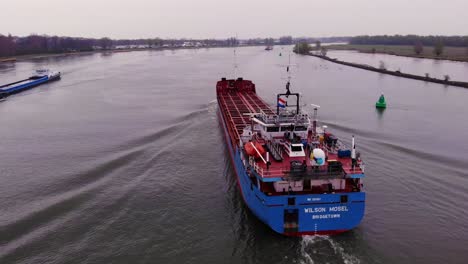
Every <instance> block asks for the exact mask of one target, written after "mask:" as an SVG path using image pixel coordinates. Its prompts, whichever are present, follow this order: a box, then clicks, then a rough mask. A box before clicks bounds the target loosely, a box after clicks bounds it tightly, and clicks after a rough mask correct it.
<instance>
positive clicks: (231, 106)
mask: <svg viewBox="0 0 468 264" xmlns="http://www.w3.org/2000/svg"><path fill="white" fill-rule="evenodd" d="M217 95H218V102H219V104H220V108H221V109H222V111H221V112H222V113H223V115H224V117H225V121H226V123H227V124H226V125H227V127H228V131H229V134H230V137H231V142H232V144H233V146H238V144H239V138H240V135H241V134H242V131H243V129H244V128H245V127H246V126H248V125H250V116H249V114H251V113H259V112H264V113H265V114H267V115H274V114H275V112H274V111H273V110H272V109H271V107H270V106H269V105H268V104H267V103H265V102H264V101H263V100H262V99H261V98H260V97H258V96H257V94H256V92H255V85H254V84H253V83H251V82H250V81H234V80H223V81H221V82H218V85H217ZM309 155H310V151H306V156H305V157H300V158H298V157H294V158H290V157H289V156H288V155H284V156H283V160H282V161H275V160H273V159H271V160H270V161H271V164H270V165H269V166H268V168H267V165H266V164H265V163H264V162H263V161H262V160H256V161H255V162H253V164H251V165H252V166H254V168H255V170H256V171H257V173H258V174H259V175H260V176H261V177H263V178H277V177H288V176H291V177H293V175H294V174H295V173H298V174H299V173H300V174H301V175H304V174H308V175H309V177H310V178H316V179H319V178H320V177H322V176H323V177H326V178H331V177H332V178H333V177H334V178H337V177H340V178H342V177H344V176H346V175H353V174H354V175H356V174H363V171H362V170H361V169H360V168H359V167H358V166H356V167H355V168H352V160H351V158H349V157H346V158H342V157H338V155H337V154H335V153H332V152H328V160H327V162H326V164H325V165H327V166H324V167H328V163H329V162H331V161H339V162H341V164H342V169H343V171H342V173H331V172H329V171H321V170H320V168H319V169H317V168H313V167H312V164H311V161H310V159H309V158H308V157H309ZM292 161H299V162H301V163H302V162H304V161H305V163H306V165H307V170H306V171H294V172H292V171H291V162H292Z"/></svg>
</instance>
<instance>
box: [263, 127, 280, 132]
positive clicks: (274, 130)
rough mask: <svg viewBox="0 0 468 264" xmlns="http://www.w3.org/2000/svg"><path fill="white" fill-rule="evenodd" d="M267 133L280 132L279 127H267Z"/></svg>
mask: <svg viewBox="0 0 468 264" xmlns="http://www.w3.org/2000/svg"><path fill="white" fill-rule="evenodd" d="M266 131H267V132H279V127H267V129H266Z"/></svg>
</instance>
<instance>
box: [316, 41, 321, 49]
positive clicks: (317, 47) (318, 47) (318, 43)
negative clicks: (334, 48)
mask: <svg viewBox="0 0 468 264" xmlns="http://www.w3.org/2000/svg"><path fill="white" fill-rule="evenodd" d="M321 47H322V43H321V42H320V40H317V41H315V49H317V50H320V48H321Z"/></svg>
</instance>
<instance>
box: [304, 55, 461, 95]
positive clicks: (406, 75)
mask: <svg viewBox="0 0 468 264" xmlns="http://www.w3.org/2000/svg"><path fill="white" fill-rule="evenodd" d="M307 55H309V56H314V57H317V58H320V59H324V60H327V61H331V62H334V63H338V64H341V65H346V66H350V67H354V68H359V69H363V70H368V71H373V72H378V73H382V74H388V75H393V76H397V77H402V78H407V79H413V80H419V81H425V82H432V83H438V84H444V85H451V86H457V87H463V88H468V82H459V81H451V80H450V79H449V78H448V77H446V78H445V79H438V78H433V77H430V76H428V75H426V76H421V75H416V74H410V73H403V72H401V71H390V70H387V69H382V68H376V67H372V66H369V65H364V64H359V63H353V62H347V61H340V60H338V59H336V58H330V57H327V56H325V55H319V54H314V53H309V54H307Z"/></svg>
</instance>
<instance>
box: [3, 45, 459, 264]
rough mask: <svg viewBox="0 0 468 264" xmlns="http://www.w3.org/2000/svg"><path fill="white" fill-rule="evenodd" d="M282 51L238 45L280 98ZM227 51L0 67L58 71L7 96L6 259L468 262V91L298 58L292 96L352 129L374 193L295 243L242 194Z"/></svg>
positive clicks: (269, 94)
mask: <svg viewBox="0 0 468 264" xmlns="http://www.w3.org/2000/svg"><path fill="white" fill-rule="evenodd" d="M279 52H280V48H278V47H277V48H275V50H274V51H272V52H266V51H263V48H261V47H254V48H241V49H238V51H237V53H238V62H239V65H240V67H239V73H240V75H242V76H244V78H248V79H252V80H253V81H254V82H255V83H256V84H257V90H258V93H259V94H260V95H261V96H263V97H264V98H265V99H266V100H267V101H269V102H273V101H274V98H275V97H274V94H275V93H277V92H283V87H284V86H283V84H284V82H285V79H284V78H285V77H286V76H285V75H284V68H281V67H280V65H283V64H286V62H287V58H286V57H287V56H282V57H280V56H278V54H279ZM286 53H287V51H286V48H285V49H284V50H283V55H284V54H286ZM232 54H233V50H232V49H209V50H178V51H159V52H132V53H121V54H112V55H105V54H104V55H101V54H95V55H86V56H75V57H67V58H54V59H46V60H39V61H33V62H18V63H16V64H14V65H7V64H3V65H0V80H1V81H0V82H1V83H3V82H7V81H9V80H15V79H17V78H21V77H25V76H28V75H29V74H30V71H31V70H32V69H35V68H39V67H44V66H46V67H49V68H53V69H56V70H61V71H62V73H63V78H62V80H60V81H58V82H54V83H51V84H47V85H43V86H40V87H38V88H35V89H32V90H30V91H27V92H24V93H22V94H18V95H14V96H12V97H9V98H8V100H6V101H4V102H1V103H0V183H1V184H0V263H2V264H6V263H397V262H398V263H466V261H467V259H468V157H467V154H468V116H467V114H468V90H467V89H463V88H456V87H444V86H442V85H438V84H429V83H424V82H420V81H414V80H407V79H398V78H396V77H392V76H386V75H379V74H377V73H374V72H367V71H364V70H360V69H354V68H349V67H345V66H341V65H337V64H333V63H330V62H326V61H322V60H319V59H317V58H313V57H300V56H293V57H292V59H293V63H295V64H296V65H297V66H295V67H293V71H294V79H293V81H292V90H293V91H297V92H301V93H302V94H303V95H304V98H305V100H306V101H307V102H309V103H316V104H319V105H321V106H322V108H321V109H320V119H321V120H322V121H323V124H326V125H328V126H329V127H330V128H331V129H332V130H333V131H334V132H335V133H336V134H337V135H338V136H339V137H341V138H343V139H344V140H345V141H348V142H349V141H350V138H351V134H355V135H356V138H357V139H356V140H357V147H358V148H359V149H360V151H361V152H362V153H363V157H364V158H365V161H366V162H367V178H366V181H365V188H366V191H367V194H368V200H367V208H366V216H365V218H364V220H363V222H362V223H361V225H360V226H359V227H358V228H356V229H354V230H352V231H350V232H347V233H345V234H342V235H338V236H333V237H304V238H286V237H283V236H280V235H277V234H275V233H274V232H273V231H271V230H269V229H268V228H267V227H266V226H265V225H263V224H262V223H261V222H260V221H258V220H257V219H256V218H255V217H254V216H253V215H252V214H251V213H250V212H249V211H248V209H247V208H246V206H245V205H244V204H243V202H242V201H241V196H240V194H239V191H238V189H237V187H236V184H235V175H234V174H233V168H232V166H231V164H230V160H229V157H228V153H227V151H226V148H225V147H224V141H223V136H222V134H221V130H220V128H219V124H218V120H217V116H216V111H217V104H216V101H215V98H216V95H215V83H216V81H217V80H218V78H220V77H223V76H228V77H230V76H232V61H233V56H232ZM415 63H417V62H415ZM382 91H383V92H385V94H386V96H387V100H388V104H389V107H388V109H386V110H385V111H384V112H383V113H379V112H376V110H375V107H374V103H375V101H376V100H377V98H378V96H379V94H380V92H382Z"/></svg>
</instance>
